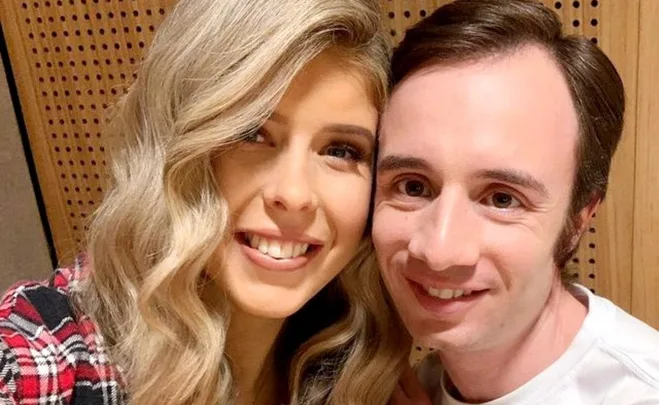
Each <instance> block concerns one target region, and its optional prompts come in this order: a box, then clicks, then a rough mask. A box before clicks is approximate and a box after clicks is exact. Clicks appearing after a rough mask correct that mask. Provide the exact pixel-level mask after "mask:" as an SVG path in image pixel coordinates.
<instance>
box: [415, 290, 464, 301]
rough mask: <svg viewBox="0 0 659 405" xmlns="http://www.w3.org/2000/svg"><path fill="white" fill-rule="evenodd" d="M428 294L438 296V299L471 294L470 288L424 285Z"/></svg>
mask: <svg viewBox="0 0 659 405" xmlns="http://www.w3.org/2000/svg"><path fill="white" fill-rule="evenodd" d="M426 292H427V293H428V295H430V296H433V297H436V298H439V299H440V300H450V299H453V298H460V297H464V296H468V295H471V290H449V289H445V288H432V287H426Z"/></svg>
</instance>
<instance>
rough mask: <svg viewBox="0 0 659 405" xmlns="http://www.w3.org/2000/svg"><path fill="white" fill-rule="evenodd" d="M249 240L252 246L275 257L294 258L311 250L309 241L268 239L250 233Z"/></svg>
mask: <svg viewBox="0 0 659 405" xmlns="http://www.w3.org/2000/svg"><path fill="white" fill-rule="evenodd" d="M247 240H248V241H249V245H250V246H251V247H252V248H254V249H258V250H259V252H261V253H263V254H264V255H268V256H271V257H274V258H275V259H292V258H295V257H298V256H302V255H303V254H305V253H307V250H309V244H308V243H295V242H281V241H278V240H268V239H266V238H264V237H263V236H258V235H250V234H247Z"/></svg>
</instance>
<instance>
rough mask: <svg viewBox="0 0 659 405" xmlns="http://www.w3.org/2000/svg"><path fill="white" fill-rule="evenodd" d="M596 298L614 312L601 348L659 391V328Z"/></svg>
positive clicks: (600, 342)
mask: <svg viewBox="0 0 659 405" xmlns="http://www.w3.org/2000/svg"><path fill="white" fill-rule="evenodd" d="M595 300H598V301H599V302H600V303H601V304H602V305H603V306H607V307H608V308H609V311H610V312H611V317H610V318H609V319H610V322H611V324H610V325H607V327H606V328H604V329H603V333H602V335H601V336H600V339H599V342H598V347H599V349H600V351H601V352H602V353H603V355H605V356H610V357H611V359H613V360H614V361H616V362H618V363H619V364H621V365H622V366H624V367H625V368H626V369H627V370H629V372H630V373H631V374H632V375H634V376H635V377H637V378H638V379H640V380H642V381H643V382H645V383H647V384H650V385H651V386H653V387H655V388H656V389H657V392H659V331H657V330H656V329H654V328H652V327H651V326H649V325H648V324H646V323H644V322H643V321H641V320H640V319H638V318H636V317H634V316H632V315H630V314H629V313H627V312H626V311H625V310H623V309H622V308H620V307H618V306H616V305H615V304H613V303H612V302H610V301H608V300H606V299H604V298H602V297H595Z"/></svg>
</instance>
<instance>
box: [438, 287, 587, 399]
mask: <svg viewBox="0 0 659 405" xmlns="http://www.w3.org/2000/svg"><path fill="white" fill-rule="evenodd" d="M587 312H588V310H587V308H586V307H585V306H584V305H583V304H582V303H581V302H579V300H577V299H576V298H575V297H574V296H573V295H572V294H571V293H570V292H569V291H568V290H567V289H566V288H565V287H564V286H562V285H560V283H559V284H557V285H556V286H555V288H553V289H552V292H551V293H550V296H549V299H548V300H547V305H546V306H545V308H544V310H543V313H542V314H541V315H540V316H539V317H538V318H537V320H536V322H534V324H533V325H531V326H530V328H528V329H527V331H526V333H524V335H523V336H519V338H518V339H517V340H515V341H511V342H509V344H508V345H507V346H504V347H497V348H495V349H488V350H484V351H477V352H466V353H465V352H461V353H447V352H442V353H441V354H440V357H441V360H442V365H443V367H444V369H445V370H446V372H447V373H448V375H449V377H450V380H451V381H450V385H451V386H452V387H453V388H455V389H456V390H457V391H459V393H460V395H461V397H462V398H463V400H465V401H466V402H471V403H479V402H487V401H491V400H494V399H496V398H500V397H502V396H504V395H506V394H508V393H510V392H512V391H514V390H515V389H517V388H519V387H521V386H522V385H524V384H525V383H526V382H528V381H529V380H531V379H532V378H533V377H535V376H537V375H538V374H540V373H542V372H543V371H544V370H545V369H546V368H547V367H549V366H550V365H551V364H552V363H554V362H555V361H556V360H557V359H558V358H559V357H561V355H563V353H565V351H566V350H567V349H568V347H569V346H570V344H571V343H572V340H573V339H574V337H575V336H576V335H577V333H578V332H579V329H580V328H581V325H582V324H583V321H584V319H585V318H586V314H587Z"/></svg>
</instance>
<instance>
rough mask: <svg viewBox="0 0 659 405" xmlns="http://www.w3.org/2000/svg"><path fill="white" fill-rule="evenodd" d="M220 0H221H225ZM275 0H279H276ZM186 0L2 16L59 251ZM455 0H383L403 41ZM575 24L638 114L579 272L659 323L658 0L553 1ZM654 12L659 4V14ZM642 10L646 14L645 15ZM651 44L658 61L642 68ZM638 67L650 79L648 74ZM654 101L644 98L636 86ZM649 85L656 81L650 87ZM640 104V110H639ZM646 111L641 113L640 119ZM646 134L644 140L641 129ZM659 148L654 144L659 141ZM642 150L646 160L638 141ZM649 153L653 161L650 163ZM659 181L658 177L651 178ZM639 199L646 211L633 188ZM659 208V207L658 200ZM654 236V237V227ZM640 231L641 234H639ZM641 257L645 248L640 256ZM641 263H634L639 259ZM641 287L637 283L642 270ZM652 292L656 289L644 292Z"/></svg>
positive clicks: (100, 3)
mask: <svg viewBox="0 0 659 405" xmlns="http://www.w3.org/2000/svg"><path fill="white" fill-rule="evenodd" d="M218 1H221V0H218ZM273 1H274V0H273ZM174 2H175V0H139V1H138V0H50V1H46V0H36V1H22V0H2V2H1V3H0V7H2V9H1V12H2V15H1V18H2V26H3V30H4V34H5V39H6V42H7V46H8V49H9V56H10V60H11V66H12V69H13V72H14V76H15V80H16V83H17V87H18V91H19V98H20V102H21V106H22V111H23V114H24V118H25V123H26V126H27V130H28V135H29V138H30V145H31V148H32V153H33V156H34V159H35V164H36V167H37V173H38V177H39V183H40V186H41V190H42V193H43V196H44V200H45V206H46V209H47V214H48V219H49V223H50V227H51V229H52V233H53V238H54V240H55V247H56V250H57V254H58V257H59V259H60V261H62V262H67V261H69V260H70V259H71V257H72V256H73V255H74V254H75V253H76V252H77V251H78V243H79V241H82V240H83V238H84V232H85V227H86V225H87V219H88V216H89V214H90V213H91V212H92V211H93V210H94V208H95V207H96V206H97V205H98V203H99V201H100V199H101V197H102V194H103V187H104V183H105V182H104V179H105V176H106V166H105V165H106V164H107V162H106V154H105V148H106V147H107V145H106V140H105V139H104V138H103V135H102V132H101V126H102V123H103V117H104V109H105V108H106V107H107V106H108V105H111V104H112V102H113V101H114V100H115V99H116V98H117V97H118V96H119V95H121V94H122V93H123V92H124V90H125V89H126V87H127V85H128V84H129V83H130V82H131V80H133V74H134V72H135V70H136V67H137V65H138V64H139V63H140V60H141V55H142V53H143V51H144V50H145V49H146V48H147V47H148V45H149V43H150V41H151V39H152V36H153V33H154V31H155V29H156V28H157V26H158V24H159V23H160V22H161V21H162V19H163V17H164V15H165V14H166V13H167V10H169V9H170V7H171V6H172V4H173V3H174ZM446 2H447V0H434V1H432V0H415V1H410V0H381V4H382V7H383V10H382V13H383V14H382V15H383V24H384V26H385V29H386V30H387V31H388V32H389V33H390V35H392V39H394V41H398V40H400V39H401V38H402V35H403V33H404V30H405V28H406V27H408V26H409V25H411V24H413V23H415V22H416V21H418V20H419V19H421V18H422V17H424V16H425V15H427V14H429V13H431V12H432V11H433V10H434V9H435V8H437V7H438V6H440V5H442V4H444V3H446ZM642 2H643V7H644V12H645V13H647V15H643V16H641V14H640V12H639V10H640V7H641V3H642ZM544 3H545V4H546V5H547V6H548V7H551V8H552V9H554V10H555V11H556V12H557V13H558V14H559V15H560V16H561V18H562V19H563V21H564V23H565V26H566V27H567V30H568V31H569V32H572V33H580V34H585V35H586V36H587V37H589V38H591V40H592V41H593V42H596V43H597V44H598V45H600V46H601V47H602V48H603V49H604V50H605V52H607V54H608V55H609V56H610V57H611V58H612V59H613V60H614V62H615V63H616V66H617V67H618V69H619V70H620V72H621V74H622V76H623V79H624V81H625V85H626V89H627V99H628V115H627V120H626V128H625V135H624V137H623V141H622V144H621V145H620V147H619V150H618V153H617V155H616V158H615V160H614V166H613V171H612V173H611V190H610V193H609V196H608V198H607V201H606V203H605V204H604V206H602V207H601V208H600V209H599V211H598V213H597V218H596V220H595V221H594V224H593V227H592V228H591V229H590V230H589V232H587V234H586V236H585V238H584V241H583V243H582V249H581V250H580V252H579V254H578V255H577V257H575V260H574V262H573V263H572V269H573V272H574V273H575V274H576V275H578V277H579V279H580V281H581V282H582V283H584V284H585V285H587V286H588V287H590V288H592V289H593V290H595V291H596V292H597V293H599V294H602V295H604V296H607V297H610V298H611V299H612V300H613V301H614V302H616V303H617V304H618V305H620V306H622V307H623V308H625V309H632V305H631V302H632V292H633V294H634V313H635V314H636V315H638V316H640V317H641V318H642V319H644V320H646V321H647V322H649V323H651V324H653V325H655V326H659V308H658V306H659V302H655V301H656V299H654V300H655V301H652V302H653V304H652V305H650V306H648V305H646V304H645V303H646V302H647V300H649V299H651V298H650V297H655V296H657V295H658V294H657V289H658V288H659V280H657V278H658V277H657V271H656V268H657V267H658V266H659V258H657V256H656V254H657V251H658V250H657V249H656V247H655V245H656V240H659V224H657V220H656V219H654V218H653V217H652V215H653V212H654V214H655V215H656V214H657V213H656V212H655V211H656V208H653V207H654V206H653V201H655V200H656V198H658V197H659V190H657V187H656V181H655V179H654V177H653V176H652V175H649V174H648V173H652V170H654V171H655V173H656V172H657V170H659V168H657V166H656V164H657V163H656V162H657V161H658V160H657V159H656V158H655V159H652V156H651V155H650V154H649V153H650V152H649V151H652V150H655V149H656V147H657V144H656V140H654V139H655V138H656V137H652V136H651V134H652V130H654V131H656V128H655V127H653V125H655V124H657V122H656V120H653V119H652V113H651V112H653V111H655V112H656V111H657V108H656V105H655V104H656V102H657V96H656V94H655V92H651V91H650V90H651V89H652V87H651V86H652V85H651V84H650V80H652V78H653V77H656V71H655V67H656V65H657V64H658V63H659V62H657V61H658V60H659V58H658V57H657V55H659V50H657V47H656V44H657V43H658V42H657V41H656V38H657V37H659V24H653V23H652V20H651V19H650V17H648V16H653V15H656V13H657V10H656V1H655V0H588V1H548V0H545V1H544ZM653 13H654V14H653ZM641 17H643V18H641ZM641 20H642V22H643V31H642V34H643V36H644V38H645V41H644V42H643V51H642V52H641V54H640V56H641V57H642V60H643V61H645V62H644V63H646V64H647V66H649V67H647V68H644V69H643V71H642V73H643V74H642V75H641V76H640V77H639V64H638V60H639V42H640V40H639V31H640V28H639V27H640V21H641ZM637 79H639V80H643V82H640V83H641V84H640V86H639V85H637ZM638 89H642V90H644V91H646V93H644V94H645V96H643V97H639V100H640V101H642V103H643V105H642V106H640V107H643V109H642V111H643V113H641V110H637V90H638ZM646 89H647V90H646ZM637 113H638V115H637ZM637 119H638V120H639V123H641V124H642V125H641V127H640V128H639V131H637V127H636V122H637ZM637 139H639V144H638V145H637V144H636V140H637ZM653 148H655V149H653ZM637 150H638V151H639V153H640V154H641V155H642V160H641V161H640V162H637V161H636V151H637ZM639 164H641V165H642V166H639ZM653 181H655V183H652V182H653ZM635 195H636V196H637V201H640V203H639V204H641V205H640V208H639V210H638V212H637V215H635V205H634V201H635V200H634V196H635ZM653 210H655V211H653ZM653 238H654V239H653ZM637 242H638V244H636V243H637ZM632 258H634V260H632ZM633 264H634V266H632V265H633ZM633 274H634V275H636V274H638V277H637V276H634V280H635V282H634V284H633V286H634V289H633V290H632V275H633ZM643 297H646V298H643Z"/></svg>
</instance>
